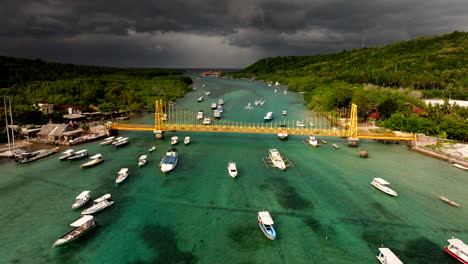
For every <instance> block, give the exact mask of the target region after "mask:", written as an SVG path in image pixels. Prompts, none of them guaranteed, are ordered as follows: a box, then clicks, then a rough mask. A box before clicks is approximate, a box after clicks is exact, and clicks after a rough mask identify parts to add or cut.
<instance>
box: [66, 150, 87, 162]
mask: <svg viewBox="0 0 468 264" xmlns="http://www.w3.org/2000/svg"><path fill="white" fill-rule="evenodd" d="M86 157H88V151H87V150H86V149H82V150H80V151H77V152H75V155H73V156H71V157H69V158H67V159H68V160H80V159H84V158H86Z"/></svg>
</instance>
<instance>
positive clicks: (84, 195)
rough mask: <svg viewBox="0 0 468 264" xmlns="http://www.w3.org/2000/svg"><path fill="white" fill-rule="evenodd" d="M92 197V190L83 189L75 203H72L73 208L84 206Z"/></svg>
mask: <svg viewBox="0 0 468 264" xmlns="http://www.w3.org/2000/svg"><path fill="white" fill-rule="evenodd" d="M90 198H91V192H90V191H83V192H81V193H80V194H79V195H78V196H77V197H76V201H75V203H74V204H73V205H72V208H73V209H76V208H80V207H81V206H83V205H84V204H85V203H87V202H88V201H89V199H90Z"/></svg>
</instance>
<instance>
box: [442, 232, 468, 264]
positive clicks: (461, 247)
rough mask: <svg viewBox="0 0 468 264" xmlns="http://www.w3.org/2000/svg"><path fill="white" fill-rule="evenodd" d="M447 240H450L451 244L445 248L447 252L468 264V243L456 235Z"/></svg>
mask: <svg viewBox="0 0 468 264" xmlns="http://www.w3.org/2000/svg"><path fill="white" fill-rule="evenodd" d="M447 241H448V242H449V245H448V246H446V247H445V248H444V250H445V252H447V253H449V254H450V255H451V256H452V257H454V258H456V259H458V261H460V262H461V263H463V264H468V245H466V244H465V243H463V241H461V240H460V239H458V238H454V237H452V239H449V240H447Z"/></svg>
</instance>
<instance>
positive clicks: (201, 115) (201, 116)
mask: <svg viewBox="0 0 468 264" xmlns="http://www.w3.org/2000/svg"><path fill="white" fill-rule="evenodd" d="M197 119H198V120H200V119H203V111H201V110H200V111H199V112H198V113H197Z"/></svg>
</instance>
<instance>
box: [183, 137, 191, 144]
mask: <svg viewBox="0 0 468 264" xmlns="http://www.w3.org/2000/svg"><path fill="white" fill-rule="evenodd" d="M184 144H185V145H188V144H190V137H185V138H184Z"/></svg>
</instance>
